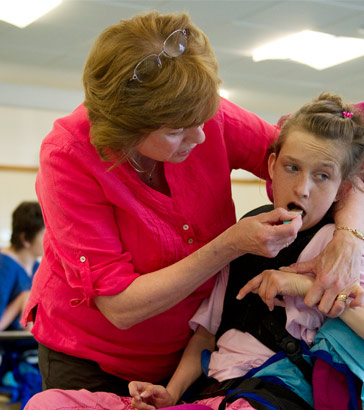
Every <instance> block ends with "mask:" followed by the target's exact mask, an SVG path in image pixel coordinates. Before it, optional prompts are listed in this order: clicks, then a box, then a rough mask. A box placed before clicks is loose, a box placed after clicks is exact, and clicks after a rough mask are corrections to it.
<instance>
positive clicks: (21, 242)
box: [0, 202, 44, 330]
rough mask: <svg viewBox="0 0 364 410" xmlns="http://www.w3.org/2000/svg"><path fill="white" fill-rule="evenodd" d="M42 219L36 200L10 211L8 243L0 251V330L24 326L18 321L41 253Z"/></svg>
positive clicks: (23, 203)
mask: <svg viewBox="0 0 364 410" xmlns="http://www.w3.org/2000/svg"><path fill="white" fill-rule="evenodd" d="M43 236H44V221H43V216H42V211H41V209H40V206H39V204H38V202H22V203H21V204H20V205H18V206H17V208H16V209H15V210H14V212H13V214H12V233H11V238H10V246H9V247H7V248H3V249H2V250H1V252H0V277H1V284H2V285H1V290H0V330H5V329H8V328H9V329H23V327H22V326H21V324H20V322H19V318H20V316H19V315H20V314H21V313H22V312H23V309H24V307H25V304H26V301H27V299H28V296H29V291H30V288H31V285H32V280H33V276H34V274H35V272H36V270H37V269H38V266H39V262H38V258H39V257H41V256H42V255H43Z"/></svg>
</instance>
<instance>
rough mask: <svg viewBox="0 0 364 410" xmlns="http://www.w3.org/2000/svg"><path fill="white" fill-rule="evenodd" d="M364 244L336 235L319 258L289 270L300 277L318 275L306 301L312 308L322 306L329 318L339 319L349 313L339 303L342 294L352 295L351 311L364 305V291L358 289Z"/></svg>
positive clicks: (345, 234) (344, 234)
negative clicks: (305, 274)
mask: <svg viewBox="0 0 364 410" xmlns="http://www.w3.org/2000/svg"><path fill="white" fill-rule="evenodd" d="M362 253H363V241H362V240H360V239H358V238H356V237H355V236H354V235H353V234H352V233H351V232H348V231H344V230H341V231H335V234H334V237H333V239H332V240H331V241H330V242H329V244H328V245H327V247H326V248H325V249H324V250H323V251H322V252H321V253H320V254H319V255H318V256H316V258H314V259H312V260H311V261H307V262H300V263H295V264H293V265H291V266H290V267H289V268H287V269H288V270H290V271H294V272H296V273H306V272H310V273H314V274H315V275H316V279H315V281H314V283H313V285H312V287H311V289H310V290H309V291H308V293H307V295H306V297H305V303H306V304H307V305H308V306H315V305H317V304H318V308H319V310H320V311H321V312H322V313H324V314H325V315H327V316H330V317H337V316H340V314H341V313H342V312H343V311H344V309H345V303H344V302H341V301H337V300H336V298H337V296H338V295H339V294H344V295H348V296H349V295H350V296H351V297H352V298H353V300H352V302H351V304H350V306H351V307H355V306H363V305H364V290H363V289H362V288H361V287H360V286H357V284H358V283H359V279H360V263H361V257H362Z"/></svg>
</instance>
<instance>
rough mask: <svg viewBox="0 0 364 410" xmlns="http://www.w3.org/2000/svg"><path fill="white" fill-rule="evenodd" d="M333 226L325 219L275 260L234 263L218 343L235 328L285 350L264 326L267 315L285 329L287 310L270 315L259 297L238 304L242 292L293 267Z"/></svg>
mask: <svg viewBox="0 0 364 410" xmlns="http://www.w3.org/2000/svg"><path fill="white" fill-rule="evenodd" d="M272 209H273V206H272V205H264V206H262V207H259V208H257V209H255V210H253V211H251V212H249V213H248V214H246V215H245V216H244V217H247V216H253V215H258V214H260V213H262V212H269V211H271V210H272ZM332 222H333V221H332V219H331V218H328V217H325V218H323V219H322V220H321V221H320V222H319V223H318V224H316V225H315V226H314V227H312V228H310V229H307V230H305V231H303V232H299V233H298V235H297V239H296V240H295V241H294V242H293V243H292V244H291V245H290V246H289V247H288V248H284V249H282V250H281V251H280V252H279V254H278V255H277V256H276V257H275V258H266V257H263V256H256V255H251V254H247V255H243V256H241V257H240V258H238V259H235V260H234V261H233V262H231V264H230V274H229V281H228V285H227V289H226V293H225V299H224V308H223V313H222V318H221V324H220V327H219V330H218V332H217V334H216V340H217V339H218V338H219V337H220V336H221V335H222V334H223V333H225V332H226V331H227V330H229V329H232V328H234V329H238V330H241V331H243V332H249V333H250V334H252V335H253V336H254V337H255V338H257V339H258V340H259V341H260V342H262V343H263V344H264V345H266V346H267V347H269V348H270V349H271V350H273V351H274V352H277V351H279V350H281V347H280V346H278V345H277V344H276V343H275V340H274V338H273V337H272V333H271V332H270V331H269V330H268V329H267V328H266V326H264V325H263V319H264V318H265V317H266V316H267V315H273V316H274V319H275V321H276V322H277V321H278V322H279V323H280V324H281V325H282V327H283V328H284V327H285V324H286V312H285V309H284V308H283V307H279V306H276V307H275V308H274V310H273V312H269V310H268V308H267V306H266V305H265V303H264V302H263V301H262V300H261V298H260V297H259V296H258V295H256V294H253V293H249V294H248V295H247V296H246V297H245V298H244V299H242V300H237V299H236V295H237V294H238V292H239V290H240V288H242V287H243V286H244V285H245V284H246V283H247V282H248V281H249V280H250V279H252V278H253V277H255V276H256V275H258V274H259V273H261V272H262V271H263V270H265V269H279V268H280V267H281V266H289V265H290V264H291V263H294V262H296V261H297V258H298V256H299V254H300V253H301V252H302V250H303V249H304V248H305V247H306V245H307V244H308V243H309V242H310V240H311V239H312V238H313V236H314V235H315V233H316V232H317V231H318V230H319V229H320V228H321V227H322V226H324V225H326V224H328V223H332Z"/></svg>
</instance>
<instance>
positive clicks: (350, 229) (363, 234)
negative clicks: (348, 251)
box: [335, 226, 364, 241]
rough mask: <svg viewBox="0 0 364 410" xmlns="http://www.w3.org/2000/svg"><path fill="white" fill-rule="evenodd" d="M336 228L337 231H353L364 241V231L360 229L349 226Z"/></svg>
mask: <svg viewBox="0 0 364 410" xmlns="http://www.w3.org/2000/svg"><path fill="white" fill-rule="evenodd" d="M335 230H336V231H349V232H352V233H353V234H354V235H355V236H356V237H357V238H359V239H361V240H362V241H364V233H363V232H361V231H359V230H358V229H354V228H349V227H348V226H336V227H335Z"/></svg>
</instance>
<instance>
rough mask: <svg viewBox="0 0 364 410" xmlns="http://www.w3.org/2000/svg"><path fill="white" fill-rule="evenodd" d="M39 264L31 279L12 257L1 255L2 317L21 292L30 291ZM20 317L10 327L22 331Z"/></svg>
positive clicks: (36, 265)
mask: <svg viewBox="0 0 364 410" xmlns="http://www.w3.org/2000/svg"><path fill="white" fill-rule="evenodd" d="M38 266H39V262H35V264H34V266H33V271H32V276H31V277H29V276H28V274H27V272H26V271H25V269H24V268H23V267H22V266H21V265H20V264H19V263H18V262H16V261H15V260H14V259H12V258H11V257H10V256H8V255H5V254H3V253H0V317H1V316H2V315H3V314H4V311H5V309H6V307H7V306H8V305H9V303H10V302H12V301H13V300H14V299H15V298H16V297H17V296H18V295H19V294H20V293H21V292H23V291H25V290H30V287H31V285H32V280H33V276H34V274H35V272H36V270H37V269H38ZM19 319H20V318H19V317H18V318H16V319H15V320H14V321H13V323H12V324H11V325H10V326H9V328H11V329H22V326H21V325H20V321H19Z"/></svg>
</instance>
